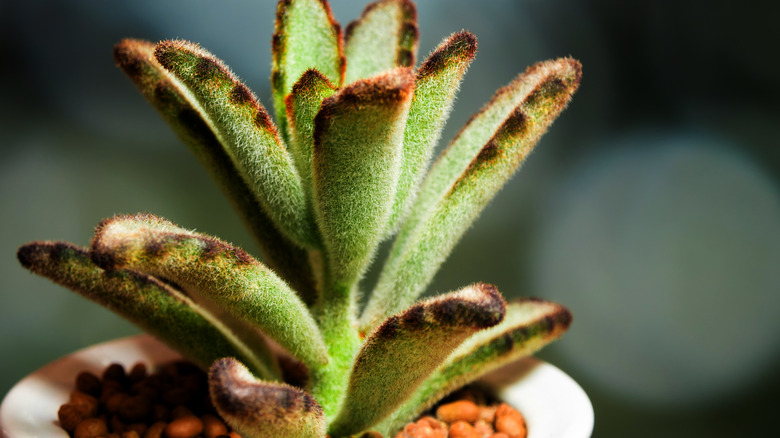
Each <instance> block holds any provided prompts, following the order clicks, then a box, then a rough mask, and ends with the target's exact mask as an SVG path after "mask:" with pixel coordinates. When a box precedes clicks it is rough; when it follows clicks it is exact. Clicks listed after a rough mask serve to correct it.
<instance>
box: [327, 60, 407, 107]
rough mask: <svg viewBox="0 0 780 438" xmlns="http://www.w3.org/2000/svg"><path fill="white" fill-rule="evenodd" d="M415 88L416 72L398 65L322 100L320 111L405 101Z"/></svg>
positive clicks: (354, 83) (356, 82)
mask: <svg viewBox="0 0 780 438" xmlns="http://www.w3.org/2000/svg"><path fill="white" fill-rule="evenodd" d="M413 90H414V73H413V72H412V69H410V68H408V67H397V68H394V69H392V70H389V71H387V72H386V73H383V74H380V75H378V76H374V77H372V78H368V79H361V80H358V81H355V82H353V83H351V84H349V85H348V86H346V87H345V88H343V89H342V90H341V91H339V92H338V93H337V94H334V95H333V96H331V97H329V98H327V99H325V100H324V101H323V102H322V109H321V111H320V113H325V114H329V113H330V112H331V111H333V110H334V107H337V106H340V105H344V104H346V105H350V106H366V105H371V106H384V105H387V104H392V103H395V102H400V101H403V100H405V99H407V98H409V97H410V96H411V93H412V92H413Z"/></svg>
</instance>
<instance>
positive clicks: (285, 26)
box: [271, 0, 346, 142]
mask: <svg viewBox="0 0 780 438" xmlns="http://www.w3.org/2000/svg"><path fill="white" fill-rule="evenodd" d="M271 51H272V55H273V65H272V69H271V87H272V88H273V95H274V107H275V108H276V120H277V122H278V123H279V126H280V128H281V132H282V133H283V134H284V135H285V139H286V140H287V141H288V142H289V140H290V139H291V133H290V132H289V129H288V125H287V117H285V114H284V110H285V108H286V107H285V98H286V97H287V96H288V95H289V94H290V92H291V91H292V88H293V85H294V84H295V83H297V82H298V81H299V80H300V78H301V75H302V74H303V73H304V72H305V71H307V70H309V69H316V70H317V71H319V72H320V73H321V74H322V75H323V76H324V77H325V78H327V79H328V81H330V82H331V83H333V84H335V86H336V87H339V86H341V84H342V82H343V80H344V70H345V68H346V63H345V60H344V48H343V43H342V36H341V26H339V24H338V23H337V22H336V20H334V19H333V14H332V13H331V10H330V5H328V2H327V1H325V0H282V1H280V2H279V3H278V4H277V6H276V26H275V31H274V36H273V40H272V43H271Z"/></svg>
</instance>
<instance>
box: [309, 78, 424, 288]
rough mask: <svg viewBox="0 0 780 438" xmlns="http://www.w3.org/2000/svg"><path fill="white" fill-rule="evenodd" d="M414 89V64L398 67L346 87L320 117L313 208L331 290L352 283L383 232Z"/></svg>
mask: <svg viewBox="0 0 780 438" xmlns="http://www.w3.org/2000/svg"><path fill="white" fill-rule="evenodd" d="M413 88H414V75H413V73H412V71H411V69H408V68H397V69H394V70H391V71H389V72H387V73H385V74H383V75H381V76H376V77H373V78H371V79H365V80H361V81H358V82H355V83H352V84H350V85H349V86H347V87H345V88H343V89H341V90H340V91H339V92H338V93H337V94H334V95H333V96H331V97H329V98H327V99H325V101H324V102H323V103H322V108H321V110H320V111H319V113H318V114H317V116H316V117H315V119H314V154H313V160H312V161H313V167H314V196H315V210H316V212H317V221H318V224H319V227H320V233H321V234H322V236H323V242H324V246H325V249H326V250H327V254H328V259H329V260H328V262H329V264H330V272H331V276H332V279H331V281H330V285H329V286H331V287H328V289H331V290H344V289H347V290H348V289H351V288H352V287H353V285H354V284H355V283H356V282H357V280H358V279H359V278H360V276H361V275H362V274H363V272H364V271H365V269H366V267H367V266H368V263H369V262H370V260H371V258H372V256H373V254H374V251H375V250H376V247H377V245H378V244H379V242H380V240H381V237H382V234H383V233H384V230H385V227H386V225H387V219H388V216H389V214H390V210H391V208H392V203H393V199H394V196H395V187H396V183H397V181H398V173H399V169H400V165H401V154H402V151H401V147H402V139H403V131H404V126H405V122H406V115H407V114H408V111H409V104H410V102H411V99H412V94H413ZM327 299H328V298H326V301H327Z"/></svg>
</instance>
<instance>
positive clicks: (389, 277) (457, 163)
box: [361, 58, 582, 330]
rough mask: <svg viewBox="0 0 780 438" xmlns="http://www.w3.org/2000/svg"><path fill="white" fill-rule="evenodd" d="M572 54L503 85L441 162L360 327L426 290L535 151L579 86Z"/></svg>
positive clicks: (400, 237) (425, 184)
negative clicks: (485, 210) (483, 213)
mask: <svg viewBox="0 0 780 438" xmlns="http://www.w3.org/2000/svg"><path fill="white" fill-rule="evenodd" d="M581 75H582V72H581V68H580V63H579V62H578V61H575V60H573V59H570V58H563V59H558V60H555V61H548V62H543V63H539V64H537V65H535V66H532V67H529V69H528V70H527V71H526V72H525V73H524V74H522V75H520V76H519V77H518V78H517V79H516V80H515V81H513V82H512V83H511V84H510V85H509V86H507V87H504V88H502V89H501V90H499V91H498V92H497V93H496V95H495V96H494V97H493V99H492V100H491V102H490V103H488V104H487V105H486V106H485V107H484V108H483V109H482V110H481V111H480V112H479V113H478V114H477V115H476V116H474V117H473V118H472V120H471V122H469V124H467V126H466V128H464V130H463V131H461V133H460V134H459V135H458V137H457V138H456V139H455V140H454V142H453V143H452V144H451V145H450V147H449V148H448V149H447V150H446V151H445V152H444V153H443V154H442V156H441V157H440V158H439V160H438V161H437V162H436V163H435V164H434V166H433V168H432V169H431V172H430V173H429V175H428V177H427V178H426V179H425V181H424V182H423V184H422V187H421V189H420V194H419V196H418V197H417V200H416V201H415V203H414V204H413V206H412V213H411V215H410V216H409V219H408V220H407V221H406V223H404V225H403V226H402V227H401V231H400V233H399V234H398V237H397V238H396V241H395V242H394V244H393V248H392V249H391V251H390V255H389V256H388V259H387V261H386V263H385V266H384V267H383V269H382V273H381V274H380V278H379V281H378V282H377V286H376V288H375V289H374V294H373V296H372V297H371V300H370V301H369V303H368V305H367V307H366V310H365V311H364V314H363V317H362V320H361V327H362V330H370V329H371V328H372V327H375V326H376V325H377V324H379V322H380V321H381V320H382V318H385V317H386V316H387V315H388V314H391V313H392V312H396V311H398V309H402V308H404V307H405V306H407V305H408V304H409V303H411V302H414V300H415V299H416V298H417V297H418V296H419V295H420V293H422V291H423V290H425V288H426V287H427V285H428V284H429V283H430V281H431V280H432V279H433V276H434V275H435V273H436V271H437V270H438V268H439V266H440V265H441V264H442V263H443V262H444V260H445V259H446V258H447V256H448V255H449V254H450V252H451V251H452V248H454V246H455V244H457V242H458V240H460V237H461V236H462V235H463V233H464V232H465V231H466V230H467V229H468V227H469V226H470V225H471V223H472V222H473V221H474V220H475V219H476V218H477V217H478V216H479V214H480V213H481V212H482V210H483V209H484V207H485V206H486V205H487V204H488V202H489V201H490V200H491V199H492V198H493V196H495V194H496V193H497V192H498V190H499V189H500V188H501V187H502V186H503V185H504V183H505V182H506V181H507V180H508V179H509V178H510V177H511V176H512V175H513V174H514V173H515V171H516V170H517V169H518V168H519V167H520V165H521V164H522V163H523V161H524V160H525V158H526V157H527V156H528V154H530V152H531V150H532V149H533V147H534V146H535V145H536V143H537V141H538V140H539V138H540V137H541V136H542V134H544V132H545V131H546V130H547V127H548V126H549V125H550V124H551V123H552V122H553V121H554V120H555V118H556V117H557V116H558V114H560V112H561V111H563V109H564V108H565V107H566V104H567V103H568V102H569V100H570V98H571V96H572V94H573V93H574V92H575V91H576V90H577V87H578V86H579V83H580V78H581Z"/></svg>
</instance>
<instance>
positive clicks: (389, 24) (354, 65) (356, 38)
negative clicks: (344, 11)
mask: <svg viewBox="0 0 780 438" xmlns="http://www.w3.org/2000/svg"><path fill="white" fill-rule="evenodd" d="M418 38H419V31H418V30H417V9H416V7H415V5H414V3H412V2H411V1H410V0H379V1H376V2H374V3H371V4H369V5H368V6H366V8H365V9H364V10H363V13H362V14H361V15H360V18H358V19H357V20H355V21H353V22H352V23H350V24H349V25H348V26H347V30H346V32H345V39H346V43H345V48H344V52H345V54H346V56H347V73H346V80H345V82H344V83H345V84H349V83H351V82H353V81H356V80H358V79H365V78H370V77H372V76H374V75H377V74H379V73H382V72H384V71H387V70H390V69H391V68H393V67H414V63H415V58H416V56H417V44H418V41H417V40H418Z"/></svg>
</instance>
